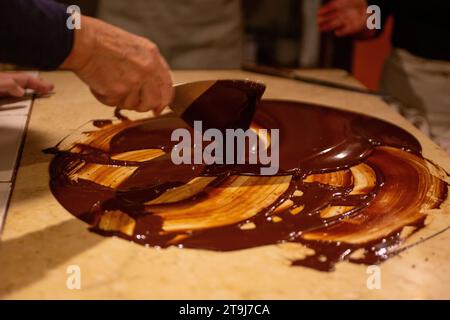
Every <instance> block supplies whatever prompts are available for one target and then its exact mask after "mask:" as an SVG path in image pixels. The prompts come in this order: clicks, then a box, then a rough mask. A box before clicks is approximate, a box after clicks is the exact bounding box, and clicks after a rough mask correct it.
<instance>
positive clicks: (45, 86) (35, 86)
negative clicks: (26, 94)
mask: <svg viewBox="0 0 450 320" xmlns="http://www.w3.org/2000/svg"><path fill="white" fill-rule="evenodd" d="M11 77H12V79H13V80H14V81H15V82H16V83H18V84H19V85H20V86H21V87H22V88H26V89H32V90H34V91H35V92H37V93H48V92H50V91H52V90H53V84H51V83H49V82H47V81H45V80H43V79H41V78H37V77H35V76H32V75H30V74H28V73H24V72H17V73H11Z"/></svg>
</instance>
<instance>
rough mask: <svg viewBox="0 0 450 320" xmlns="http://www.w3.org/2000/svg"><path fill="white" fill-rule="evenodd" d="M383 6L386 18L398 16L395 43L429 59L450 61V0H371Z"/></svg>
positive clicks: (382, 10) (370, 1) (395, 20)
mask: <svg viewBox="0 0 450 320" xmlns="http://www.w3.org/2000/svg"><path fill="white" fill-rule="evenodd" d="M368 2H369V4H376V5H378V6H379V7H380V8H381V17H382V20H383V22H385V21H386V18H387V17H388V16H389V15H392V16H393V17H394V31H393V35H392V43H393V46H394V47H397V48H402V49H405V50H407V51H409V52H410V53H412V54H414V55H417V56H420V57H423V58H428V59H434V60H445V61H450V18H449V14H450V1H449V0H427V1H423V0H369V1H368Z"/></svg>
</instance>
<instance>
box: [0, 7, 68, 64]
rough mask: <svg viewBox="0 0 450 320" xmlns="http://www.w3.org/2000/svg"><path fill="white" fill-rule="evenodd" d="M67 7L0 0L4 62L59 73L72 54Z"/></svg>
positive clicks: (0, 59)
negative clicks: (63, 63)
mask: <svg viewBox="0 0 450 320" xmlns="http://www.w3.org/2000/svg"><path fill="white" fill-rule="evenodd" d="M68 17H69V15H68V14H67V12H66V8H65V6H63V5H61V4H58V3H56V2H54V1H51V0H0V43H1V45H0V62H6V63H13V64H17V65H22V66H26V67H33V68H39V69H56V68H58V67H59V66H60V65H61V64H62V62H63V61H64V60H65V59H66V58H67V57H68V55H69V54H70V52H71V50H72V45H73V39H74V32H73V30H70V29H69V28H67V26H66V21H67V18H68Z"/></svg>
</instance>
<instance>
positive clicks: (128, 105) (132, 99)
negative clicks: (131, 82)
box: [118, 88, 141, 110]
mask: <svg viewBox="0 0 450 320" xmlns="http://www.w3.org/2000/svg"><path fill="white" fill-rule="evenodd" d="M140 103H141V88H137V89H133V90H132V91H131V92H130V94H129V95H128V96H126V97H125V100H124V101H123V102H122V103H120V104H119V105H118V107H119V108H120V109H131V110H133V109H136V108H138V106H139V105H140Z"/></svg>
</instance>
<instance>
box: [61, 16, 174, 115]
mask: <svg viewBox="0 0 450 320" xmlns="http://www.w3.org/2000/svg"><path fill="white" fill-rule="evenodd" d="M81 19H82V20H81V29H79V30H76V31H75V40H74V47H73V49H72V52H71V53H70V55H69V57H68V58H67V59H66V61H65V62H64V63H63V64H62V65H61V68H64V69H70V70H72V71H74V72H75V74H77V75H78V77H79V78H80V79H81V80H83V81H84V82H85V83H86V84H87V85H88V86H89V87H90V90H91V92H92V93H93V94H94V96H95V97H96V98H97V99H98V100H99V101H100V102H102V103H104V104H106V105H108V106H117V107H119V108H123V109H132V110H136V111H140V112H144V111H148V110H150V109H153V110H154V111H155V112H156V114H159V113H160V112H161V111H162V109H164V108H165V107H166V106H167V105H168V104H169V103H170V102H171V100H172V96H173V88H172V79H171V77H170V70H169V67H168V65H167V63H166V61H165V60H164V58H163V57H162V56H161V54H160V53H159V50H158V47H157V46H156V45H155V44H154V43H152V42H151V41H149V40H147V39H145V38H142V37H139V36H136V35H133V34H131V33H128V32H126V31H124V30H121V29H119V28H116V27H114V26H112V25H110V24H107V23H104V22H102V21H100V20H97V19H94V18H90V17H84V16H83V17H82V18H81Z"/></svg>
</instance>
